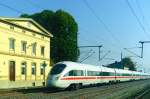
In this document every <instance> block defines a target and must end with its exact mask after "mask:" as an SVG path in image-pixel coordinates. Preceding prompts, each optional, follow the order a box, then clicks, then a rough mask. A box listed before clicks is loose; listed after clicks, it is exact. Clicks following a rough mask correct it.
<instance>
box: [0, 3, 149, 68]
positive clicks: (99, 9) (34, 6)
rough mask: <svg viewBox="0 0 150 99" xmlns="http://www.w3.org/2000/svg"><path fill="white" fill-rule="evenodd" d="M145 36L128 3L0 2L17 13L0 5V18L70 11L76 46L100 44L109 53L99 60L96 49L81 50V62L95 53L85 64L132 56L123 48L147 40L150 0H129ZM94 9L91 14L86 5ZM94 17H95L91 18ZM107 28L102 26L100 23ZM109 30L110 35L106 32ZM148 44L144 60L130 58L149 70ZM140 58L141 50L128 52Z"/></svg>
mask: <svg viewBox="0 0 150 99" xmlns="http://www.w3.org/2000/svg"><path fill="white" fill-rule="evenodd" d="M128 1H129V3H130V5H131V6H132V8H133V9H134V11H135V13H136V15H137V17H138V19H139V20H140V22H141V24H142V26H143V27H144V29H145V31H146V33H144V31H143V29H142V28H141V26H140V25H139V23H138V21H137V19H136V17H135V16H134V15H133V13H132V12H131V9H130V8H129V6H128V5H127V0H86V1H85V0H61V1H60V0H5V1H4V0H1V1H0V3H2V4H5V5H8V6H10V7H12V8H15V9H17V10H19V12H16V11H13V10H11V9H9V8H7V7H4V6H1V4H0V12H1V14H0V16H6V17H18V16H19V15H20V14H22V13H28V14H32V13H35V12H40V11H42V10H44V9H49V10H53V11H56V10H58V9H63V10H65V11H67V12H69V13H70V14H71V15H72V16H73V17H74V18H75V20H76V21H77V23H78V26H79V35H78V37H79V41H78V42H79V45H103V47H102V49H101V51H102V52H101V55H102V56H103V55H104V54H105V53H107V52H108V51H111V52H110V53H109V54H108V55H107V56H106V58H111V59H113V60H108V59H103V60H102V61H100V62H99V61H98V49H97V48H93V49H91V48H89V49H81V57H80V60H82V59H83V58H84V57H85V56H87V53H88V52H89V51H90V50H92V51H94V52H95V53H94V54H93V55H92V56H91V57H90V58H88V59H87V60H85V61H84V63H88V64H94V65H102V64H109V63H112V62H114V61H120V53H121V51H122V53H123V57H126V56H133V55H132V54H130V53H128V52H127V51H125V50H124V49H123V48H130V47H140V46H141V45H140V44H139V43H138V42H139V41H141V40H142V41H148V40H150V19H149V18H150V12H149V11H150V1H149V0H128ZM86 2H88V4H89V6H90V7H91V8H92V9H93V11H94V13H93V12H92V11H91V10H90V9H89V8H88V7H89V6H87V5H86ZM94 14H95V15H94ZM100 20H102V21H103V22H104V24H105V25H106V26H107V29H106V27H105V26H104V24H102V22H100ZM108 29H109V32H108ZM149 50H150V44H145V45H144V58H143V59H139V58H137V57H132V59H133V60H134V61H135V62H136V63H137V64H138V66H139V67H144V68H146V70H148V68H150V61H149V57H150V52H149ZM131 51H133V52H135V53H137V54H139V55H140V49H131Z"/></svg>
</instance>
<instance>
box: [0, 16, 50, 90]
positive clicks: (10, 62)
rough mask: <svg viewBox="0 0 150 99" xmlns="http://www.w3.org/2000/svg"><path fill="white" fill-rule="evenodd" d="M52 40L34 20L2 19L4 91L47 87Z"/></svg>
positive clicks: (0, 44)
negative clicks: (5, 89)
mask: <svg viewBox="0 0 150 99" xmlns="http://www.w3.org/2000/svg"><path fill="white" fill-rule="evenodd" d="M50 37H52V34H51V33H49V32H48V31H47V30H45V29H44V28H42V27H41V26H40V25H39V24H38V23H36V22H35V21H34V20H32V19H29V18H2V17H0V88H1V89H2V88H18V87H34V86H43V85H44V83H45V82H44V81H45V79H46V78H47V75H48V72H49V70H50V68H51V67H50ZM44 77H45V78H44Z"/></svg>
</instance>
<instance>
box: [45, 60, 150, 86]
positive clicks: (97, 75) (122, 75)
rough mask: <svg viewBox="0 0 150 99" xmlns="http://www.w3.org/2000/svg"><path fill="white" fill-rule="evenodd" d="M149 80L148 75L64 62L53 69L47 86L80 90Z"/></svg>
mask: <svg viewBox="0 0 150 99" xmlns="http://www.w3.org/2000/svg"><path fill="white" fill-rule="evenodd" d="M148 78H150V74H148V73H142V72H136V71H130V70H123V69H114V68H107V67H103V66H94V65H87V64H81V63H76V62H70V61H64V62H59V63H57V64H55V65H54V66H53V67H52V69H51V71H50V73H49V76H48V79H47V86H52V87H57V88H71V89H78V88H81V87H82V86H85V85H96V84H103V83H116V82H123V81H130V80H140V79H148Z"/></svg>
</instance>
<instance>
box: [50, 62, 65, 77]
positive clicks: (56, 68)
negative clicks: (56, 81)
mask: <svg viewBox="0 0 150 99" xmlns="http://www.w3.org/2000/svg"><path fill="white" fill-rule="evenodd" d="M65 67H66V65H65V64H56V65H55V66H54V67H53V68H52V69H51V73H50V74H51V75H55V74H60V73H61V72H62V71H63V70H64V69H65Z"/></svg>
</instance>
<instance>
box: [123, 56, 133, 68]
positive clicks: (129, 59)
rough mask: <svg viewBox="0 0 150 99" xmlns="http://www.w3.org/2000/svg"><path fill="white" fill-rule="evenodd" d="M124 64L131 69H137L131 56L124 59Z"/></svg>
mask: <svg viewBox="0 0 150 99" xmlns="http://www.w3.org/2000/svg"><path fill="white" fill-rule="evenodd" d="M122 65H123V66H124V67H128V68H129V70H133V71H136V68H135V66H136V65H135V63H134V62H133V61H132V60H131V58H129V57H125V58H123V59H122Z"/></svg>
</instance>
